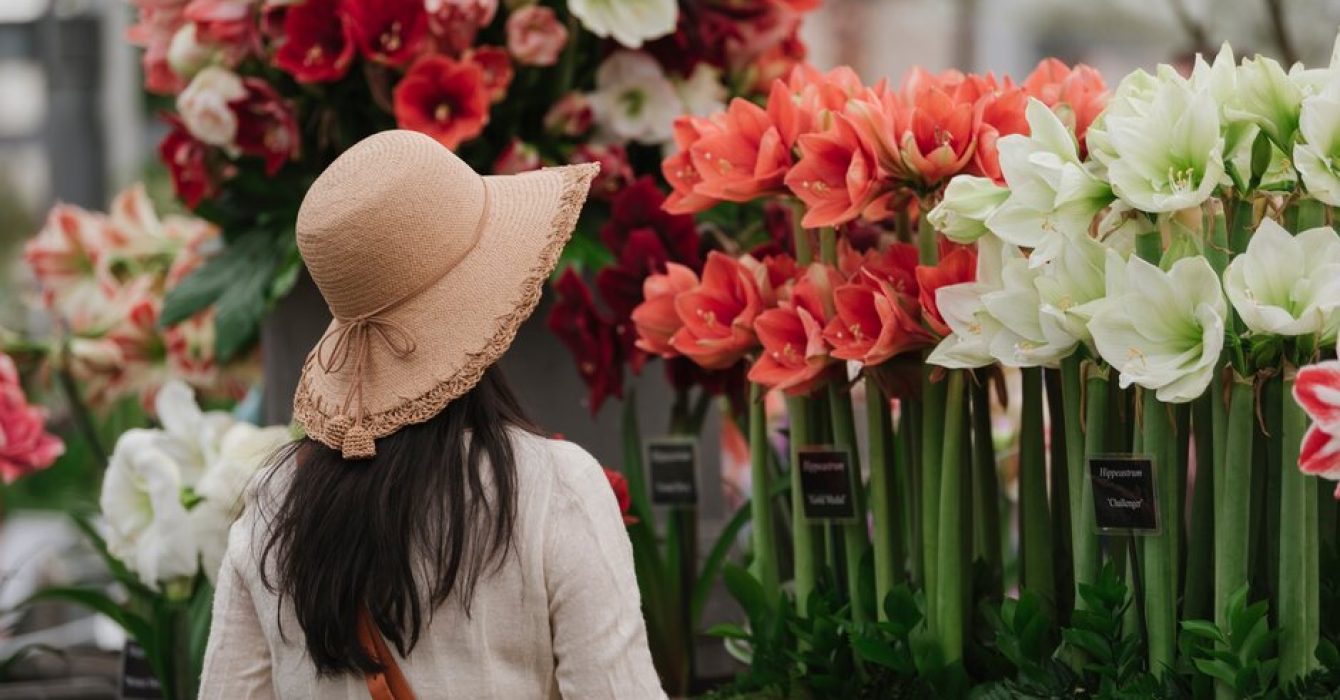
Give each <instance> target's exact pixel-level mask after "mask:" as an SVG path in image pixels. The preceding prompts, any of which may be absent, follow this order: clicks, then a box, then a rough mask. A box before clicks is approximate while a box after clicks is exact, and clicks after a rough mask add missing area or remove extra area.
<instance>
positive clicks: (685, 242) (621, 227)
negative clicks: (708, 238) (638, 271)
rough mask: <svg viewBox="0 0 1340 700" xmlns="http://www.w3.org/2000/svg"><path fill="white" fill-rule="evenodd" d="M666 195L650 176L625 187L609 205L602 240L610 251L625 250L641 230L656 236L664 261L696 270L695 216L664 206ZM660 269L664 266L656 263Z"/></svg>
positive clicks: (657, 270) (697, 258)
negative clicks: (607, 218) (673, 211)
mask: <svg viewBox="0 0 1340 700" xmlns="http://www.w3.org/2000/svg"><path fill="white" fill-rule="evenodd" d="M664 203H665V194H664V193H663V192H661V188H660V187H658V186H657V185H656V180H655V179H653V178H652V177H651V176H650V175H647V176H644V177H642V178H640V179H638V180H637V181H636V182H634V183H633V184H631V185H629V186H628V187H626V188H624V190H623V191H622V192H620V193H619V196H618V197H616V198H615V199H614V201H613V203H612V204H611V206H610V218H609V220H608V221H606V222H605V225H604V226H602V227H601V228H600V240H601V242H603V243H604V244H605V245H606V246H608V247H609V249H610V250H615V251H621V250H623V249H624V248H625V247H626V246H627V245H628V242H629V240H630V238H631V237H632V236H633V234H634V233H636V232H637V231H639V230H646V231H649V232H651V233H653V234H654V235H655V238H656V240H657V241H659V243H660V245H661V247H662V249H663V250H664V256H665V257H664V259H665V260H674V261H675V262H679V263H683V264H684V265H687V266H689V267H690V268H693V269H698V267H699V266H700V265H701V260H702V259H701V258H700V257H699V255H698V245H699V237H698V229H697V227H696V226H695V225H694V223H693V217H691V216H686V215H683V214H671V213H668V212H666V211H664V210H663V209H662V208H661V207H662V205H663V204H664ZM655 267H656V269H655V271H656V272H661V270H662V266H661V265H656V266H655ZM639 283H640V280H639Z"/></svg>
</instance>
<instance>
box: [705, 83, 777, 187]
mask: <svg viewBox="0 0 1340 700" xmlns="http://www.w3.org/2000/svg"><path fill="white" fill-rule="evenodd" d="M721 127H722V128H721V129H720V130H719V131H717V132H716V133H713V134H709V135H706V136H703V137H702V138H699V139H698V140H697V141H696V142H695V143H694V144H693V145H692V146H691V147H690V148H689V153H690V158H691V159H692V161H693V166H694V169H695V170H696V171H697V173H698V176H699V178H700V180H699V182H698V183H697V185H696V186H695V187H694V188H693V190H694V192H695V193H697V194H699V195H704V196H707V197H711V198H713V199H719V200H725V201H727V202H749V201H753V200H755V199H758V198H760V197H764V196H767V195H771V194H778V193H781V192H783V191H785V185H784V184H783V178H785V177H786V172H787V169H788V168H790V167H791V150H790V149H789V148H787V146H786V144H785V143H783V142H782V137H781V135H780V134H779V133H778V131H777V127H776V126H775V125H774V124H773V123H772V120H771V119H770V118H769V117H768V113H767V112H766V111H764V110H763V108H762V107H759V106H758V105H756V104H754V103H753V102H750V101H749V100H745V99H741V98H738V97H737V98H735V99H734V100H732V101H731V103H730V107H729V108H728V109H727V110H726V113H725V116H724V119H723V120H722V122H721Z"/></svg>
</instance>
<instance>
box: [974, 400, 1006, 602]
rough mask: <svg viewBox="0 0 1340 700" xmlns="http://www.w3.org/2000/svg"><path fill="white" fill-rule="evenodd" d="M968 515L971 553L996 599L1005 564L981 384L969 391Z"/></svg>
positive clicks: (992, 451)
mask: <svg viewBox="0 0 1340 700" xmlns="http://www.w3.org/2000/svg"><path fill="white" fill-rule="evenodd" d="M971 393H972V453H973V458H972V462H973V472H972V503H973V506H972V512H973V521H972V522H973V531H974V532H973V540H974V543H975V546H974V550H975V551H976V553H977V554H979V555H980V556H981V558H982V561H984V562H985V563H986V568H987V572H988V573H989V575H990V581H991V591H990V597H991V598H993V599H997V598H1000V596H1001V595H1003V594H1004V587H1005V581H1004V577H1005V563H1004V560H1003V557H1002V554H1001V541H1000V477H999V476H998V475H997V473H996V445H995V443H994V442H993V441H992V439H991V388H990V385H988V384H987V383H986V382H985V381H982V382H978V383H977V384H975V385H974V386H973V387H972V389H971Z"/></svg>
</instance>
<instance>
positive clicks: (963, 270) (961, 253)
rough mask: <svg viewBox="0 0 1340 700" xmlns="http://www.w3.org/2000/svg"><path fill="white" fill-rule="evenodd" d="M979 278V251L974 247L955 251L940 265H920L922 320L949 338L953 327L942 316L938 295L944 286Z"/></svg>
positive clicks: (919, 293)
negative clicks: (950, 327) (937, 300)
mask: <svg viewBox="0 0 1340 700" xmlns="http://www.w3.org/2000/svg"><path fill="white" fill-rule="evenodd" d="M976 278H977V252H976V250H975V249H973V248H970V247H966V246H965V247H961V248H955V249H954V250H953V251H951V252H950V253H949V254H948V255H944V256H942V257H941V258H940V263H939V264H938V265H934V266H932V265H918V266H917V286H918V287H919V289H918V295H919V296H920V299H921V317H922V318H923V319H924V320H925V321H926V325H928V326H930V327H931V329H932V330H934V331H935V332H936V333H938V334H940V335H949V326H948V325H947V324H946V323H945V320H944V317H943V316H941V315H940V306H939V304H938V303H937V302H936V300H935V293H936V292H937V291H939V289H940V288H941V287H947V286H949V285H951V284H960V283H963V282H971V281H973V280H974V279H976Z"/></svg>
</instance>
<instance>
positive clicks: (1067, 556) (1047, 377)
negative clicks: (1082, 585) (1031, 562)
mask: <svg viewBox="0 0 1340 700" xmlns="http://www.w3.org/2000/svg"><path fill="white" fill-rule="evenodd" d="M1042 386H1043V390H1044V392H1045V394H1044V396H1045V397H1046V401H1047V425H1048V428H1047V435H1048V438H1049V439H1048V440H1047V442H1048V445H1047V448H1048V455H1047V456H1048V459H1047V463H1048V464H1049V465H1050V468H1049V470H1048V476H1049V477H1050V482H1051V483H1050V488H1051V496H1050V498H1051V500H1050V503H1051V516H1052V523H1051V524H1052V529H1051V532H1052V556H1053V557H1055V564H1054V565H1053V567H1052V568H1053V571H1052V573H1053V575H1055V577H1056V583H1055V591H1056V614H1057V617H1056V619H1057V622H1059V623H1060V624H1061V625H1062V626H1068V625H1069V624H1070V612H1071V611H1072V610H1073V609H1074V607H1075V597H1076V596H1075V576H1074V571H1075V570H1074V550H1073V548H1072V547H1073V543H1074V539H1073V538H1071V532H1070V520H1071V517H1070V496H1071V494H1070V469H1069V462H1070V457H1071V455H1070V436H1069V435H1068V434H1067V432H1066V430H1067V426H1066V424H1065V419H1064V418H1063V416H1064V415H1065V413H1066V409H1065V398H1064V395H1063V391H1062V387H1061V372H1060V370H1059V369H1051V368H1046V369H1043V370H1042ZM1077 422H1078V421H1077Z"/></svg>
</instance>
